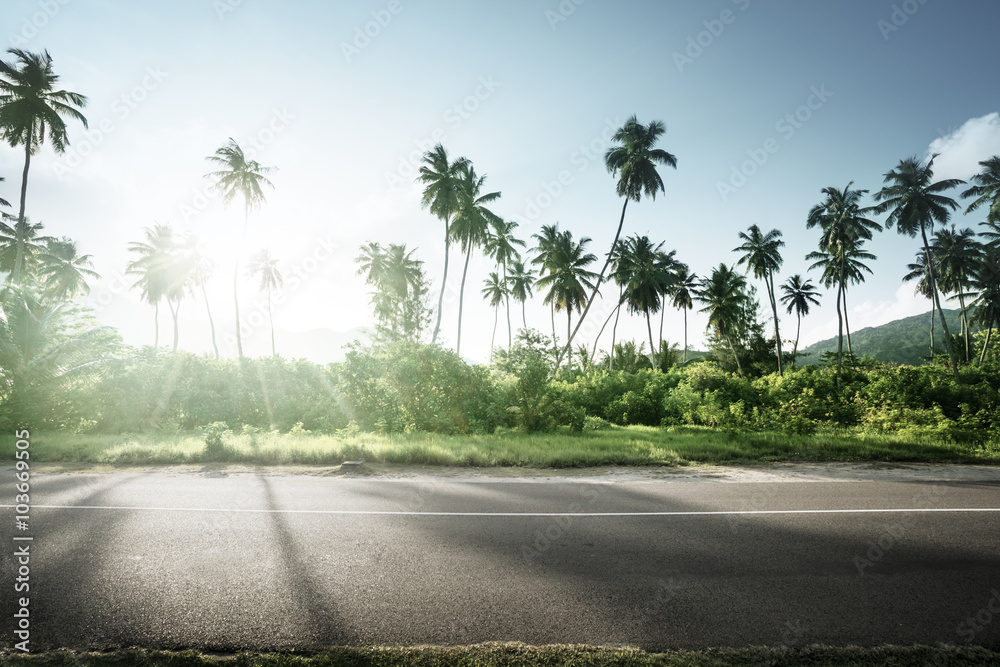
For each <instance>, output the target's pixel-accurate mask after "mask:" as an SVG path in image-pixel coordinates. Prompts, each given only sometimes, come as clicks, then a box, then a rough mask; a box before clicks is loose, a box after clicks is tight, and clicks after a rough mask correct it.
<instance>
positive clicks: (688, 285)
mask: <svg viewBox="0 0 1000 667" xmlns="http://www.w3.org/2000/svg"><path fill="white" fill-rule="evenodd" d="M697 288H698V276H697V275H695V274H694V273H690V272H689V270H688V267H687V266H684V265H681V267H680V268H679V269H678V270H677V273H676V274H675V275H674V283H673V285H672V286H671V288H670V305H672V306H673V307H674V308H676V309H678V310H683V311H684V361H683V362H682V363H685V364H686V363H687V351H688V311H689V310H691V309H692V308H694V301H693V298H694V295H695V293H696V291H697Z"/></svg>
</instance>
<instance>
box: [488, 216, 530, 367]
mask: <svg viewBox="0 0 1000 667" xmlns="http://www.w3.org/2000/svg"><path fill="white" fill-rule="evenodd" d="M491 226H492V231H491V232H490V234H489V236H488V237H487V238H486V244H485V245H484V246H483V251H484V252H485V253H486V256H487V257H492V258H493V259H494V260H495V261H496V263H497V268H500V269H502V270H503V284H504V286H505V287H506V286H507V267H508V266H509V265H510V264H512V263H513V262H519V261H521V253H519V252H518V251H517V249H518V247H521V248H526V247H527V245H528V244H527V243H525V242H524V241H522V240H521V239H519V238H517V237H516V236H514V230H515V229H517V226H518V225H517V223H516V222H514V221H513V220H500V221H498V222H493V223H492V225H491ZM504 298H505V301H506V307H507V347H508V348H510V346H511V345H513V344H514V337H513V330H512V328H511V326H510V291H509V290H507V291H506V294H505V296H504Z"/></svg>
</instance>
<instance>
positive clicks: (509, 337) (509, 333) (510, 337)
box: [503, 262, 514, 350]
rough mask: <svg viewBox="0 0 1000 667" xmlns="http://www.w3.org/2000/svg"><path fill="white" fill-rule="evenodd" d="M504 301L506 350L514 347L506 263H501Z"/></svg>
mask: <svg viewBox="0 0 1000 667" xmlns="http://www.w3.org/2000/svg"><path fill="white" fill-rule="evenodd" d="M503 286H504V291H505V292H506V294H504V300H505V301H506V302H507V306H506V310H507V349H508V350H509V349H510V348H512V347H514V329H513V328H511V326H510V290H509V289H507V262H504V263H503Z"/></svg>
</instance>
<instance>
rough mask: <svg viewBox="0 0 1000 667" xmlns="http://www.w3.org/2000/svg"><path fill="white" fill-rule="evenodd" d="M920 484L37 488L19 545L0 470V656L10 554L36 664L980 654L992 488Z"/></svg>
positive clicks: (121, 476) (189, 478)
mask: <svg viewBox="0 0 1000 667" xmlns="http://www.w3.org/2000/svg"><path fill="white" fill-rule="evenodd" d="M923 470H924V471H925V473H926V474H924V476H923V478H922V479H916V478H913V476H912V475H910V476H907V475H901V474H897V473H895V472H893V471H889V472H886V473H884V474H881V475H879V476H878V477H877V478H869V479H865V480H862V481H856V480H853V479H852V478H851V476H850V475H846V476H845V475H840V476H838V478H837V479H826V480H824V481H801V480H800V479H798V478H796V477H795V476H792V477H791V478H788V477H787V476H786V477H784V478H780V479H779V478H777V477H768V476H763V477H761V476H749V477H748V478H746V479H744V478H742V477H740V476H737V477H731V478H726V477H725V476H723V477H719V476H718V475H717V474H705V475H693V476H690V475H689V476H686V477H684V478H680V479H678V478H673V477H671V476H669V475H661V476H660V477H661V478H654V477H656V476H655V475H645V476H644V475H642V474H637V475H627V474H626V475H612V476H610V477H590V478H577V477H569V478H559V479H539V478H534V479H532V480H529V481H525V480H518V479H499V478H488V477H477V478H470V477H463V476H454V475H451V476H447V477H433V476H422V477H420V478H415V479H405V478H404V479H399V478H385V477H355V478H351V477H344V476H314V475H313V476H310V475H287V474H285V475H274V474H269V473H266V472H253V471H246V472H242V473H235V474H234V473H225V472H218V471H212V470H204V471H197V470H193V471H182V472H176V471H175V472H116V473H106V474H84V473H59V474H56V473H45V472H36V473H35V476H34V477H33V479H32V484H33V486H32V489H31V491H32V495H31V503H32V510H31V513H30V520H29V529H28V530H27V531H17V530H15V528H14V526H15V519H14V509H13V507H11V505H12V504H13V502H14V496H15V491H14V488H13V470H12V469H10V468H8V469H7V470H5V471H3V473H2V480H0V505H4V506H5V507H4V508H3V510H2V512H3V515H2V519H0V521H2V530H0V539H3V541H4V544H6V545H7V546H6V547H4V550H5V552H6V553H7V554H8V555H7V556H5V557H4V558H3V560H2V566H0V567H2V570H0V576H2V579H0V581H2V586H0V615H2V616H3V618H4V619H5V620H4V621H3V625H4V626H6V627H4V628H3V634H4V636H5V639H4V642H5V646H8V647H10V646H12V645H13V643H14V640H13V639H11V638H12V637H13V636H14V635H13V634H12V632H13V630H14V622H13V621H12V616H13V614H14V613H15V611H17V609H18V608H19V605H18V603H17V599H18V598H19V597H20V596H22V595H24V594H23V593H15V592H13V583H14V581H15V578H16V577H17V568H18V567H19V566H18V565H17V563H16V559H15V558H13V557H12V555H11V554H12V553H13V551H14V550H15V548H19V547H21V546H23V545H25V544H30V566H29V567H30V575H29V577H30V581H29V583H30V603H29V609H30V619H31V625H30V638H31V649H32V650H33V651H36V650H42V649H49V648H58V647H69V648H77V649H84V648H88V649H107V648H115V647H126V646H141V647H147V648H180V647H197V648H203V649H212V650H222V651H226V650H235V649H247V648H249V649H292V648H295V649H309V648H316V647H321V646H324V645H331V644H390V645H411V644H423V643H432V644H467V643H475V642H481V641H505V640H516V641H523V642H527V643H531V644H549V643H591V644H602V645H621V644H627V645H633V646H639V647H641V648H645V649H651V650H656V649H665V648H679V647H687V648H700V647H709V646H746V645H771V646H777V645H782V644H784V645H788V646H797V645H803V644H811V643H826V644H833V645H845V644H860V645H873V644H881V643H897V644H912V643H935V642H946V643H952V644H960V643H965V642H972V643H975V644H979V645H983V646H987V647H990V648H1000V593H998V591H1000V512H998V511H995V510H996V509H997V508H1000V471H998V470H995V469H994V470H983V469H979V470H977V471H975V473H974V474H971V475H970V476H964V475H962V474H957V475H956V474H953V472H954V469H950V470H952V473H949V475H948V480H947V481H940V480H937V481H932V480H933V478H934V477H935V472H934V471H935V469H931V468H925V469H923ZM841 478H843V479H841ZM871 510H877V511H871ZM884 510H904V511H884ZM952 510H958V511H952ZM984 510H985V511H984ZM988 510H994V511H988ZM26 536H30V537H31V538H33V539H32V540H31V541H30V542H27V541H23V540H22V541H14V539H13V538H14V537H26Z"/></svg>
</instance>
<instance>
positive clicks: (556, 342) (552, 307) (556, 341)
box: [549, 301, 559, 368]
mask: <svg viewBox="0 0 1000 667" xmlns="http://www.w3.org/2000/svg"><path fill="white" fill-rule="evenodd" d="M549 310H550V312H551V313H552V346H553V347H556V346H558V345H559V339H557V338H556V304H555V301H553V302H552V304H551V305H550V309H549ZM556 363H557V364H558V363H559V360H556ZM556 368H559V366H556Z"/></svg>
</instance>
